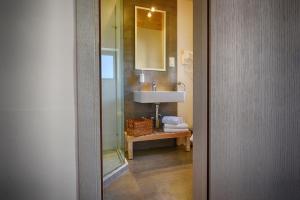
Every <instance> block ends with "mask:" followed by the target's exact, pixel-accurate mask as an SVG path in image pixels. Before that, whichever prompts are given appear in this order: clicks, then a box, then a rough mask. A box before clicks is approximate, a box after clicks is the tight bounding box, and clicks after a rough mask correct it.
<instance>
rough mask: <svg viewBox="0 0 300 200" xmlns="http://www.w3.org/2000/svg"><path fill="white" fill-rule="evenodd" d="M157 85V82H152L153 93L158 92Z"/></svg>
mask: <svg viewBox="0 0 300 200" xmlns="http://www.w3.org/2000/svg"><path fill="white" fill-rule="evenodd" d="M156 88H157V83H156V81H152V91H156Z"/></svg>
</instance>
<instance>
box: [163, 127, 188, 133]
mask: <svg viewBox="0 0 300 200" xmlns="http://www.w3.org/2000/svg"><path fill="white" fill-rule="evenodd" d="M186 131H189V129H188V128H186V129H172V128H164V132H166V133H179V132H186Z"/></svg>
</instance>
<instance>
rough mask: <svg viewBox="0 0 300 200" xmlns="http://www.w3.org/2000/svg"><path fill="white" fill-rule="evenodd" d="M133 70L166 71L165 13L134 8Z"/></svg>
mask: <svg viewBox="0 0 300 200" xmlns="http://www.w3.org/2000/svg"><path fill="white" fill-rule="evenodd" d="M135 69H138V70H155V71H166V12H165V11H161V10H155V9H153V8H152V9H150V8H143V7H138V6H136V7H135Z"/></svg>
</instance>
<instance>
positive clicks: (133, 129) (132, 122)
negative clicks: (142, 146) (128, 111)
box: [126, 118, 153, 137]
mask: <svg viewBox="0 0 300 200" xmlns="http://www.w3.org/2000/svg"><path fill="white" fill-rule="evenodd" d="M126 131H127V135H129V136H134V137H138V136H142V135H149V134H152V133H153V121H152V119H146V118H139V119H129V120H127V121H126Z"/></svg>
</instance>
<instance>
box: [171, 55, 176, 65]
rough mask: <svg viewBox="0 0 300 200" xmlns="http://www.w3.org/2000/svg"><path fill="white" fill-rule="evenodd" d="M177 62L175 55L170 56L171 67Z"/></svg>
mask: <svg viewBox="0 0 300 200" xmlns="http://www.w3.org/2000/svg"><path fill="white" fill-rule="evenodd" d="M175 66H176V63H175V57H170V58H169V67H175Z"/></svg>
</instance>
